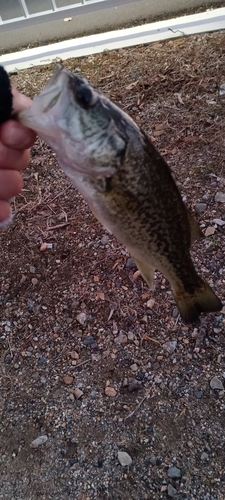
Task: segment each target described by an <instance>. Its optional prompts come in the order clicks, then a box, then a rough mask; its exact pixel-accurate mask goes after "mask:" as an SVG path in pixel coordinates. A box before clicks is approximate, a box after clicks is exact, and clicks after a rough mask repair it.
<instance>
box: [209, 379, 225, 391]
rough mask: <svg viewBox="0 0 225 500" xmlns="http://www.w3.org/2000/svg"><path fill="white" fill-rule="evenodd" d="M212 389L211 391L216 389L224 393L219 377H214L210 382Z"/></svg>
mask: <svg viewBox="0 0 225 500" xmlns="http://www.w3.org/2000/svg"><path fill="white" fill-rule="evenodd" d="M210 387H211V389H216V390H218V391H223V389H224V387H223V384H222V382H221V380H220V379H219V378H218V377H213V378H212V379H211V380H210Z"/></svg>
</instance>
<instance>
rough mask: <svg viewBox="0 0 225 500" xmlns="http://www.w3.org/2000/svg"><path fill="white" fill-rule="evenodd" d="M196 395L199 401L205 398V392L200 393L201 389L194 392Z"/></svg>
mask: <svg viewBox="0 0 225 500" xmlns="http://www.w3.org/2000/svg"><path fill="white" fill-rule="evenodd" d="M194 395H195V397H196V398H197V399H201V398H202V396H203V391H200V390H199V389H195V390H194Z"/></svg>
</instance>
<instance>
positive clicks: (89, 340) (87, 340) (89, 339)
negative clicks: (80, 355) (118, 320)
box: [82, 335, 96, 346]
mask: <svg viewBox="0 0 225 500" xmlns="http://www.w3.org/2000/svg"><path fill="white" fill-rule="evenodd" d="M82 342H83V344H84V345H86V346H87V345H92V344H95V343H96V341H95V338H94V337H92V335H89V336H88V337H84V338H83V340H82Z"/></svg>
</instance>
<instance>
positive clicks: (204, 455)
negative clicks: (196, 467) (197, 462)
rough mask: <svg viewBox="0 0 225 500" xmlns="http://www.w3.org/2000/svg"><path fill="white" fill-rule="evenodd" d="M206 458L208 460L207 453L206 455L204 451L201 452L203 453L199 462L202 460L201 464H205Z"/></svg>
mask: <svg viewBox="0 0 225 500" xmlns="http://www.w3.org/2000/svg"><path fill="white" fill-rule="evenodd" d="M208 458H209V455H208V453H206V452H205V451H203V453H202V454H201V460H202V462H206V460H208Z"/></svg>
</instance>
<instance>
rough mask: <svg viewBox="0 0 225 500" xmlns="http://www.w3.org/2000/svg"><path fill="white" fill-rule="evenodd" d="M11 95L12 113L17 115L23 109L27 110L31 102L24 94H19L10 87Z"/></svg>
mask: <svg viewBox="0 0 225 500" xmlns="http://www.w3.org/2000/svg"><path fill="white" fill-rule="evenodd" d="M12 95H13V113H19V111H23V109H27V108H29V107H30V106H31V104H32V100H31V99H30V98H29V97H27V96H26V95H24V94H20V92H18V90H17V89H16V88H15V87H12Z"/></svg>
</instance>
